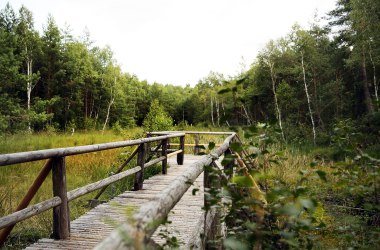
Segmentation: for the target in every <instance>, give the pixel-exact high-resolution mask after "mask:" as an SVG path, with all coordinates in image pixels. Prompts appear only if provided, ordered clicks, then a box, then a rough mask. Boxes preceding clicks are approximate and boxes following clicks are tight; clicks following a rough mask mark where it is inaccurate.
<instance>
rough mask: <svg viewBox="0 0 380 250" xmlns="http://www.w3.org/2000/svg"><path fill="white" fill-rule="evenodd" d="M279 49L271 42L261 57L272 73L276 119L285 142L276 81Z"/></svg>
mask: <svg viewBox="0 0 380 250" xmlns="http://www.w3.org/2000/svg"><path fill="white" fill-rule="evenodd" d="M278 53H279V51H278V49H276V45H275V43H274V41H273V40H272V41H270V42H269V43H268V44H267V46H266V48H265V50H264V51H263V52H262V54H261V57H262V60H263V62H264V63H265V64H266V65H267V66H268V68H269V72H270V78H271V82H272V92H273V98H274V104H275V109H276V117H277V121H278V125H279V127H280V130H281V136H282V140H283V141H284V142H285V141H286V140H285V135H284V129H283V127H282V118H281V109H280V106H279V105H278V97H277V91H276V88H277V86H276V85H277V79H276V73H275V58H276V56H278Z"/></svg>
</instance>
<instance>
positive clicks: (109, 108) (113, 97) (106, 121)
mask: <svg viewBox="0 0 380 250" xmlns="http://www.w3.org/2000/svg"><path fill="white" fill-rule="evenodd" d="M115 88H116V77H115ZM115 92H116V90H115V91H114V90H113V88H112V87H111V99H110V101H109V103H108V108H107V116H106V120H105V121H104V125H103V133H104V130H105V129H106V126H107V123H108V119H109V116H110V110H111V106H112V104H113V103H114V101H115Z"/></svg>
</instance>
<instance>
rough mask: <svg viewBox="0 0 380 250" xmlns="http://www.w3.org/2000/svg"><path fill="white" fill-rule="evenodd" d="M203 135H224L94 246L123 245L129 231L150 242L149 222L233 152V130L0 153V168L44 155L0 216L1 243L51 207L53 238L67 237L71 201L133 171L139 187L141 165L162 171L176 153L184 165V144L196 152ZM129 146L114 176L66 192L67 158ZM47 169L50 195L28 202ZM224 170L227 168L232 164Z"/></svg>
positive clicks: (209, 217) (210, 216) (209, 218)
mask: <svg viewBox="0 0 380 250" xmlns="http://www.w3.org/2000/svg"><path fill="white" fill-rule="evenodd" d="M185 135H189V136H192V137H193V142H194V143H188V144H186V143H185ZM202 135H212V136H215V135H223V136H227V138H225V140H224V141H223V142H222V143H220V144H216V146H217V147H216V149H214V150H213V151H212V152H211V153H210V154H208V155H204V156H203V157H202V159H201V160H200V161H197V162H195V163H193V164H192V165H191V166H190V167H189V168H187V169H186V171H185V172H184V173H183V174H182V175H181V176H179V177H178V178H176V179H175V181H173V182H172V183H171V184H170V185H169V186H168V187H167V188H166V189H165V190H164V191H163V192H162V194H161V195H160V197H159V198H158V199H155V200H153V201H151V202H149V203H148V204H147V205H144V207H143V208H142V209H141V210H140V211H139V212H138V213H137V214H136V215H135V222H136V223H135V225H133V226H131V225H128V224H122V225H121V226H120V227H119V228H117V229H116V230H115V231H114V232H113V233H112V234H111V235H110V236H109V237H108V238H107V239H105V240H104V241H103V242H102V243H101V244H99V245H98V246H97V249H117V248H119V247H121V246H124V242H123V236H125V235H130V236H131V237H137V236H142V237H137V238H135V239H136V240H137V241H139V239H141V244H144V243H146V242H147V241H149V239H150V236H151V235H152V234H153V232H154V231H155V230H156V228H157V227H158V226H159V225H158V224H155V223H153V224H152V222H153V221H162V220H163V219H165V218H166V217H167V215H168V213H169V212H170V210H171V209H172V208H173V207H174V206H175V204H176V203H177V202H178V201H179V200H180V199H181V197H182V196H183V195H184V193H185V192H186V191H187V190H188V188H189V187H190V186H191V184H192V183H193V182H194V181H195V179H196V178H197V177H198V176H199V175H200V174H201V173H202V172H204V169H205V167H206V166H214V167H219V168H220V167H221V166H217V162H216V160H217V159H219V157H221V156H222V155H223V154H224V155H229V154H232V150H231V148H230V145H231V143H232V142H237V143H241V141H240V139H239V137H238V136H237V134H236V133H233V132H198V131H186V132H179V131H174V132H173V131H164V132H151V133H148V137H147V138H144V139H138V140H128V141H120V142H112V143H104V144H96V145H88V146H79V147H69V148H57V149H48V150H39V151H31V152H21V153H13V154H4V155H0V167H1V166H7V165H12V164H18V163H25V162H30V161H38V160H47V161H46V163H45V165H44V166H43V168H42V169H41V171H40V173H39V175H38V176H37V177H36V179H35V181H34V182H33V184H32V186H31V187H30V188H29V190H28V191H27V193H26V195H25V197H24V198H23V200H22V201H21V202H20V204H19V206H18V207H17V209H16V212H14V213H12V214H9V215H7V216H4V217H2V218H0V229H2V231H1V233H0V243H1V244H3V243H4V242H5V240H6V238H7V236H8V235H9V233H10V232H11V230H12V229H13V227H14V225H15V224H16V223H17V222H20V221H23V220H25V219H27V218H30V217H32V216H35V215H37V214H40V213H42V212H44V211H47V210H49V209H53V238H55V239H66V238H68V237H69V236H70V216H69V202H70V201H72V200H74V199H76V198H78V197H80V196H83V195H85V194H88V193H90V192H93V191H95V190H98V189H101V190H100V191H99V193H98V194H97V195H96V196H95V198H94V199H95V200H96V199H98V198H99V197H100V195H101V194H102V193H103V192H104V191H105V189H106V188H107V186H109V185H110V184H112V183H114V182H116V181H119V180H121V179H123V178H125V177H127V176H131V175H133V174H134V175H135V178H134V190H139V189H142V186H143V181H144V169H146V168H148V167H150V166H152V165H154V164H156V163H159V162H162V173H163V174H166V172H167V159H168V157H171V156H173V155H177V163H178V164H179V165H182V164H183V161H184V153H185V146H190V147H194V154H198V153H199V151H200V148H202V147H203V146H204V145H206V144H202V143H201V142H200V137H201V136H202ZM172 138H179V143H170V139H172ZM152 143H157V146H156V147H154V148H151V145H152ZM127 146H137V148H136V149H135V150H134V151H133V152H132V154H131V155H130V156H129V157H128V159H127V160H126V161H125V162H124V163H123V164H122V165H121V166H120V167H119V169H118V170H117V172H116V173H115V174H114V175H112V176H110V177H107V178H105V179H102V180H99V181H97V182H95V183H91V184H88V185H86V186H83V187H80V188H77V189H74V190H71V191H69V192H68V191H67V186H66V165H65V158H66V157H68V156H72V155H78V154H86V153H91V152H96V151H102V150H110V149H116V148H121V147H127ZM173 146H178V148H171V147H173ZM201 146H202V147H201ZM150 153H155V154H158V156H157V158H155V159H153V160H152V157H151V156H148V155H149V154H150ZM243 154H245V155H246V156H247V157H246V160H248V161H250V160H249V157H248V154H247V152H245V151H244V150H243ZM136 155H137V166H136V167H133V168H131V169H128V170H125V171H123V170H124V168H125V166H126V165H127V164H128V163H129V162H130V161H131V160H132V159H133V158H134V157H135V156H136ZM249 163H251V164H252V165H253V163H252V161H251V162H248V164H249ZM229 167H231V166H227V168H229ZM225 168H226V167H225ZM50 171H52V180H53V197H52V198H50V199H48V200H45V201H43V202H40V203H38V204H35V205H32V206H30V207H28V205H29V203H30V201H31V200H32V198H33V197H34V195H35V194H36V193H37V191H38V189H39V188H40V186H41V185H42V183H43V182H44V181H45V179H46V177H47V176H48V174H49V172H50ZM228 171H229V172H231V171H230V169H229V170H228ZM228 171H226V173H229V172H228ZM204 176H205V177H204V182H205V183H204V186H205V187H206V188H209V187H210V185H211V183H210V181H209V178H208V173H207V171H206V172H205V173H204ZM223 178H228V174H227V175H224V177H223ZM205 202H206V201H205ZM215 216H217V215H216V213H215V211H214V210H210V211H208V212H207V213H206V214H205V217H204V220H203V221H204V223H203V226H202V227H200V229H199V230H201V231H202V232H201V233H200V234H203V235H205V237H203V238H201V237H198V238H196V239H193V242H194V245H193V246H189V247H190V248H193V247H195V248H202V247H203V246H204V243H205V240H206V239H207V234H208V232H210V230H211V229H210V227H211V224H212V222H213V221H214V217H215ZM200 234H198V235H200Z"/></svg>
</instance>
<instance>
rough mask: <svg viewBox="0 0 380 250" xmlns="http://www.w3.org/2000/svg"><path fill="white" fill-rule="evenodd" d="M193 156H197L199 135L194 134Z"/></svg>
mask: <svg viewBox="0 0 380 250" xmlns="http://www.w3.org/2000/svg"><path fill="white" fill-rule="evenodd" d="M194 154H195V155H197V154H199V134H195V147H194Z"/></svg>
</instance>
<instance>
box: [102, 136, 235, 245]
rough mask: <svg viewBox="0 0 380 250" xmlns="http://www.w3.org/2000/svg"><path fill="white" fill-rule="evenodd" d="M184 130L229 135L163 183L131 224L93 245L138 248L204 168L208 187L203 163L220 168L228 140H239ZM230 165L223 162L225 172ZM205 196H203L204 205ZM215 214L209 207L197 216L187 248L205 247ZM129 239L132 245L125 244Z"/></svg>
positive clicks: (228, 151) (206, 173) (229, 141)
mask: <svg viewBox="0 0 380 250" xmlns="http://www.w3.org/2000/svg"><path fill="white" fill-rule="evenodd" d="M164 133H167V132H155V133H151V135H161V134H164ZM186 134H193V135H196V134H198V135H199V134H212V135H229V136H228V137H227V138H226V139H225V140H224V142H223V143H222V144H221V145H220V146H219V147H218V148H216V149H215V150H213V151H212V152H211V153H209V154H207V155H205V156H203V157H202V158H201V160H199V161H197V162H195V163H193V164H192V165H190V166H189V167H188V168H187V169H186V171H185V172H184V173H183V174H181V175H180V176H178V177H177V178H176V179H175V180H174V181H173V182H172V183H171V184H170V185H169V186H168V187H166V188H165V189H164V190H163V191H162V192H161V195H160V196H159V197H158V199H155V200H152V201H150V202H149V203H148V204H146V205H144V207H142V208H141V209H140V210H139V211H138V213H137V214H136V215H135V216H134V217H133V221H134V224H133V225H131V224H128V223H124V224H122V225H120V226H119V227H118V228H116V229H115V230H114V231H113V232H112V233H111V235H110V236H109V237H108V238H107V239H105V240H104V241H103V242H102V243H100V244H99V245H98V246H97V247H96V248H95V249H99V250H100V249H139V248H141V247H142V246H144V245H146V244H149V243H150V237H151V236H152V234H153V233H154V231H155V230H156V229H157V228H158V226H159V223H155V222H158V221H164V220H165V218H166V217H167V216H168V214H169V212H170V210H171V209H172V208H173V207H174V206H175V205H176V204H177V202H178V201H179V200H180V199H181V198H182V196H183V195H184V194H185V192H186V191H187V190H188V189H189V187H190V186H191V185H192V183H193V182H194V181H195V180H196V179H197V178H198V176H199V175H200V174H201V173H202V172H204V187H205V188H206V189H207V188H210V187H211V182H210V178H209V176H208V172H207V171H204V170H205V167H207V166H213V167H218V168H220V167H221V166H220V165H218V163H216V161H217V160H218V159H219V158H220V157H221V156H222V155H223V154H224V155H229V154H231V153H232V152H231V150H230V144H231V143H232V142H233V141H234V140H238V137H237V135H236V134H235V133H217V132H215V133H212V132H186ZM226 167H227V168H231V167H233V166H232V165H228V166H225V169H224V170H225V171H226V173H229V172H231V171H230V169H228V170H227V169H226ZM223 178H226V179H228V175H227V174H226V175H223ZM206 203H207V200H206V198H205V205H206ZM216 217H217V211H216V210H215V209H210V210H209V211H206V212H205V216H204V218H203V220H200V225H199V228H197V229H196V230H198V233H196V234H194V236H195V237H194V239H191V244H190V245H188V246H186V247H188V248H189V249H204V248H205V244H206V241H207V239H208V238H209V237H210V234H211V233H212V230H213V228H212V227H213V226H212V225H213V224H214V221H215V218H216ZM128 242H129V243H130V242H132V245H128Z"/></svg>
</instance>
